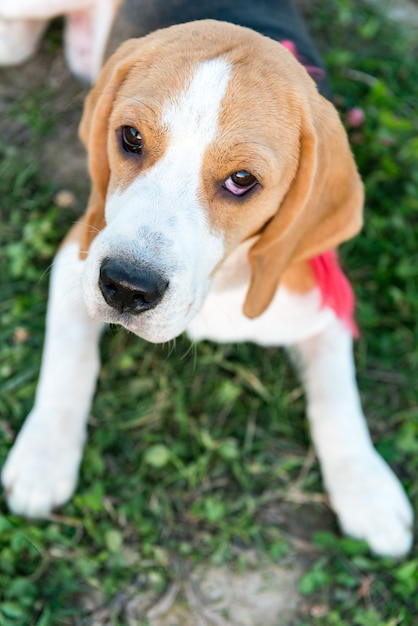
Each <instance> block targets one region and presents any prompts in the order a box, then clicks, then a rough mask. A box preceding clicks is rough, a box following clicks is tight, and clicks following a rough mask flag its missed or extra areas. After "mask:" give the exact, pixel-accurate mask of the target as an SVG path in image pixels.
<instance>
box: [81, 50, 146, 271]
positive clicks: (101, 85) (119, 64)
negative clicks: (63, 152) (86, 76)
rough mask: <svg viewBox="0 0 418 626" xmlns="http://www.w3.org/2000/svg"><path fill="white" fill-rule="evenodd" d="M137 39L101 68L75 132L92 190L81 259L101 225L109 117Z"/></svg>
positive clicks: (131, 62)
mask: <svg viewBox="0 0 418 626" xmlns="http://www.w3.org/2000/svg"><path fill="white" fill-rule="evenodd" d="M138 41H139V40H138V39H130V40H128V41H126V42H125V43H123V44H122V45H121V46H120V48H119V49H118V50H117V52H116V53H115V54H114V55H113V56H112V57H111V58H110V59H109V61H108V62H107V63H106V65H105V66H104V68H103V70H102V72H101V74H100V76H99V78H98V80H97V83H96V85H95V86H94V87H93V89H92V90H91V92H90V93H89V95H88V96H87V98H86V101H85V104H84V110H83V116H82V118H81V122H80V126H79V129H78V132H79V136H80V139H81V141H82V142H83V143H84V145H85V146H86V149H87V152H88V165H89V172H90V178H91V181H92V188H91V193H90V198H89V202H88V205H87V209H86V212H85V214H84V217H83V218H82V220H81V221H82V223H83V226H84V227H83V232H82V235H81V243H80V258H81V259H85V258H86V256H87V254H88V251H89V247H90V244H91V242H92V241H93V239H94V237H95V236H96V235H97V233H98V232H99V231H101V230H102V229H103V228H104V226H105V224H106V222H105V214H104V208H105V202H106V194H107V186H108V184H109V178H110V170H109V161H108V155H107V135H108V123H109V117H110V114H111V111H112V108H113V103H114V101H115V97H116V95H117V92H118V90H119V88H120V86H121V85H122V83H123V81H124V80H125V78H126V76H127V74H128V72H129V70H130V69H131V68H132V65H133V63H134V59H135V58H137V55H138Z"/></svg>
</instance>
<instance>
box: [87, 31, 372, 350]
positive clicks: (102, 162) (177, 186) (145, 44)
mask: <svg viewBox="0 0 418 626" xmlns="http://www.w3.org/2000/svg"><path fill="white" fill-rule="evenodd" d="M318 125H319V126H320V130H319V131H318V128H317V126H318ZM322 125H328V130H324V129H323V128H322ZM81 136H82V137H83V139H84V141H85V142H86V144H87V146H88V149H89V158H90V169H91V174H92V179H93V191H92V196H91V200H90V205H89V208H88V211H87V213H86V216H85V233H84V237H83V241H82V249H81V252H82V254H83V255H87V259H86V263H85V268H84V274H83V291H84V296H85V300H86V304H87V307H88V310H89V312H90V314H91V315H92V316H93V317H94V318H96V319H100V320H101V321H103V322H113V323H118V324H121V325H123V326H125V327H126V328H127V329H129V330H131V331H132V332H134V333H135V334H137V335H139V336H141V337H144V338H145V339H147V340H149V341H153V342H161V341H167V340H169V339H171V338H173V337H175V336H177V335H178V334H179V333H181V332H182V331H183V330H184V329H185V328H186V327H187V325H188V324H189V322H190V321H191V319H192V318H193V317H194V315H195V314H196V313H197V312H198V311H199V309H200V308H201V306H202V304H203V302H204V300H205V297H206V295H207V292H208V289H209V287H210V283H211V277H212V276H213V273H214V272H215V271H216V270H217V268H218V267H219V265H220V264H221V263H222V260H223V259H224V258H225V257H226V256H227V255H228V254H229V253H230V252H231V251H232V250H234V248H236V247H237V245H239V244H240V243H241V242H243V241H245V240H246V239H248V238H249V237H251V236H253V235H256V234H260V237H259V239H258V241H257V244H256V245H255V246H254V247H253V249H252V251H251V253H250V259H251V262H252V267H253V280H252V285H251V288H250V290H249V294H248V298H247V303H246V313H247V314H248V315H249V316H255V315H258V314H260V313H261V312H262V310H264V309H265V308H266V306H268V303H269V301H270V299H271V297H272V294H273V293H274V290H275V288H276V287H277V284H278V281H279V278H280V274H281V272H282V271H283V269H284V268H285V267H286V265H288V263H289V262H291V261H292V260H294V259H301V258H307V257H308V256H309V255H311V254H316V253H318V252H320V251H322V250H324V249H326V248H328V247H331V246H332V245H336V243H339V242H340V241H342V240H344V239H346V238H348V237H349V236H351V235H352V234H353V233H354V232H355V231H356V230H357V229H358V226H359V211H360V209H361V185H360V183H359V181H358V176H357V173H356V170H355V167H354V165H353V162H352V158H351V154H350V152H349V149H348V147H347V144H346V141H345V135H344V131H343V130H342V129H341V125H340V124H339V122H338V119H337V118H336V115H335V112H334V111H333V109H332V107H331V106H330V105H329V104H328V103H326V101H325V100H323V99H322V98H321V97H320V96H319V95H318V93H317V92H316V88H315V86H314V84H313V83H312V81H311V79H310V78H309V77H308V75H307V74H306V72H305V70H304V69H303V68H302V67H301V66H300V65H299V64H298V63H297V61H296V60H294V59H293V57H292V56H291V55H290V53H288V52H287V51H286V50H284V49H283V48H282V47H281V46H280V45H279V44H277V43H275V42H273V41H270V40H268V39H266V38H264V37H261V36H259V35H257V34H255V33H253V32H251V31H248V30H246V29H242V28H239V27H234V26H231V25H227V24H222V23H215V22H196V23H192V24H187V25H182V26H176V27H172V28H170V29H166V30H164V31H159V32H157V33H155V34H154V35H151V36H149V37H146V38H144V39H142V40H137V41H134V40H132V41H130V42H127V43H126V44H125V45H124V46H123V47H122V48H121V49H120V51H119V52H118V53H116V55H115V57H114V58H113V59H111V61H110V62H109V63H108V64H107V66H106V67H105V69H104V71H103V74H102V76H101V78H100V79H99V82H98V84H97V86H96V88H95V89H94V90H93V92H92V94H91V95H90V97H89V99H88V102H87V104H86V109H85V113H84V118H83V121H82V125H81ZM327 138H328V140H329V141H330V142H331V144H330V147H329V150H330V154H329V155H328V154H326V150H325V149H326V146H325V145H324V141H325V142H326V141H327ZM337 152H339V155H338V156H339V159H340V161H339V163H338V164H337V163H333V156H334V154H336V153H337ZM331 153H332V154H331ZM330 156H331V158H330ZM322 168H325V169H326V172H325V173H324V172H323V171H322ZM332 176H333V177H334V178H335V180H334V181H333V182H332V183H331V184H330V183H329V181H330V177H332ZM347 179H348V182H347ZM315 186H319V189H318V190H317V189H315ZM342 186H343V187H344V190H343V193H341V187H342ZM324 195H325V196H326V200H324ZM336 207H339V210H338V215H336V211H337V208H336ZM92 239H93V241H91V240H92ZM87 252H88V254H87ZM266 273H267V277H266V276H265V274H266Z"/></svg>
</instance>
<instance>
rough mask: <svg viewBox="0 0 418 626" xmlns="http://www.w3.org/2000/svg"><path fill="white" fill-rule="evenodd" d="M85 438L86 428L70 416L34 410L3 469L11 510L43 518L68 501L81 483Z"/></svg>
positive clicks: (3, 481)
mask: <svg viewBox="0 0 418 626" xmlns="http://www.w3.org/2000/svg"><path fill="white" fill-rule="evenodd" d="M84 439H85V437H84V429H82V430H80V428H77V429H75V428H74V423H72V420H71V418H70V417H69V416H67V417H66V418H65V417H64V416H62V415H61V416H60V418H58V417H57V416H55V419H53V420H51V419H49V418H48V417H47V418H46V416H45V415H42V414H41V413H39V412H37V411H35V410H34V411H33V412H32V413H31V414H30V415H29V417H28V419H27V421H26V423H25V425H24V426H23V428H22V430H21V432H20V433H19V436H18V437H17V439H16V442H15V444H14V446H13V448H12V450H11V451H10V454H9V456H8V459H7V461H6V464H5V466H4V468H3V471H2V483H3V486H4V489H5V493H6V498H7V501H8V504H9V507H10V509H11V510H12V511H13V512H14V513H17V514H19V515H25V516H27V517H42V516H44V515H47V514H48V513H50V511H51V510H52V509H53V508H54V507H56V506H59V505H61V504H63V503H64V502H66V501H67V500H68V499H69V498H70V497H71V495H72V494H73V492H74V489H75V486H76V483H77V475H78V468H79V465H80V461H81V455H82V451H83V444H84Z"/></svg>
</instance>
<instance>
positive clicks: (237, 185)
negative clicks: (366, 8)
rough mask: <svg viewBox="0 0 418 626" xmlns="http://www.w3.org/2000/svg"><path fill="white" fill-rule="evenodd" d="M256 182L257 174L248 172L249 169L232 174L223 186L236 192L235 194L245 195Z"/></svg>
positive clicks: (233, 192)
mask: <svg viewBox="0 0 418 626" xmlns="http://www.w3.org/2000/svg"><path fill="white" fill-rule="evenodd" d="M256 184H257V179H256V177H255V176H253V175H252V174H250V172H247V170H241V171H239V172H235V173H234V174H231V176H229V178H227V179H226V181H225V182H224V184H223V187H224V188H225V189H227V190H228V191H230V192H231V193H232V194H234V196H243V195H244V194H245V193H247V191H250V189H252V188H253V187H255V185H256Z"/></svg>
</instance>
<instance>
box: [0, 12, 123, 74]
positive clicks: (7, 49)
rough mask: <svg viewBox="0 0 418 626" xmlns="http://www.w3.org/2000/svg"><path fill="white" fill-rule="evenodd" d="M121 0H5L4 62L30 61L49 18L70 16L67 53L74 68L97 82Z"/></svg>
mask: <svg viewBox="0 0 418 626" xmlns="http://www.w3.org/2000/svg"><path fill="white" fill-rule="evenodd" d="M117 6H118V0H1V2H0V65H16V64H19V63H22V62H23V61H26V60H27V59H28V58H29V57H30V56H31V55H32V54H33V53H34V52H35V50H36V47H37V45H38V42H39V40H40V38H41V37H42V34H43V32H44V31H45V29H46V27H47V25H48V21H49V20H50V19H52V18H53V17H57V16H59V15H64V16H66V25H65V31H64V39H65V56H66V59H67V62H68V65H69V67H70V69H71V71H72V72H73V73H74V74H75V75H76V76H78V77H80V78H82V79H83V80H87V81H89V82H94V80H95V79H96V77H97V75H98V73H99V71H100V68H101V66H102V61H103V56H104V51H105V47H106V44H107V40H108V36H109V33H110V30H111V27H112V24H113V21H114V18H115V14H116V10H117Z"/></svg>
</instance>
